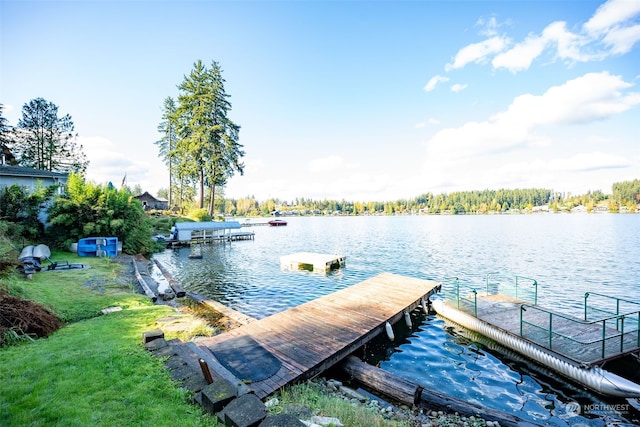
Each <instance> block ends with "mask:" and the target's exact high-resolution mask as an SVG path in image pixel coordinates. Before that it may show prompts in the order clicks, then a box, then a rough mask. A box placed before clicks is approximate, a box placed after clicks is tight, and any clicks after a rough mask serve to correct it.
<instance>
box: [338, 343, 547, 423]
mask: <svg viewBox="0 0 640 427" xmlns="http://www.w3.org/2000/svg"><path fill="white" fill-rule="evenodd" d="M340 367H341V368H342V370H343V371H344V372H345V373H347V374H348V375H350V376H351V378H353V379H355V380H356V381H357V382H359V383H361V384H363V385H364V386H365V387H367V388H369V389H371V390H374V391H376V392H378V393H380V394H383V395H385V396H388V397H390V398H391V399H394V400H395V401H396V402H399V403H402V404H405V405H408V406H410V407H414V406H417V407H419V408H428V409H432V410H437V411H445V412H458V413H460V414H461V415H464V416H467V417H469V416H480V417H482V418H484V419H485V420H492V421H499V422H500V425H501V426H513V427H516V426H522V425H528V426H535V425H536V424H534V423H531V422H528V421H525V420H523V419H521V418H519V417H517V416H515V415H511V414H507V413H504V412H500V411H497V410H495V409H489V408H485V407H480V406H477V405H474V404H472V403H469V402H466V401H464V400H461V399H458V398H456V397H453V396H448V395H446V394H444V393H441V392H439V391H435V390H425V389H423V388H422V387H421V386H420V385H418V384H414V383H412V382H411V381H408V380H405V379H404V378H399V377H397V376H395V375H394V374H392V373H390V372H387V371H384V370H382V369H379V368H376V367H375V366H372V365H369V364H367V363H364V362H363V361H361V360H360V359H358V358H357V357H355V356H350V357H348V358H347V359H345V361H344V362H342V364H341V365H340Z"/></svg>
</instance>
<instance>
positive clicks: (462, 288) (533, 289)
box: [445, 272, 538, 317]
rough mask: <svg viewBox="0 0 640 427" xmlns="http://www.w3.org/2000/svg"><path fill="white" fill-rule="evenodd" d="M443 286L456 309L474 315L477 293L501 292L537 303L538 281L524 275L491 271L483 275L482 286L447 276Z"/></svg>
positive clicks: (490, 293)
mask: <svg viewBox="0 0 640 427" xmlns="http://www.w3.org/2000/svg"><path fill="white" fill-rule="evenodd" d="M445 286H448V287H449V292H445V295H447V299H448V300H449V301H451V302H452V303H453V304H454V305H455V306H456V308H457V309H458V310H462V311H465V312H467V313H473V315H474V316H476V317H477V316H478V294H481V295H495V294H502V295H507V296H510V297H512V298H515V299H517V300H520V301H524V302H528V303H531V304H534V305H535V304H537V303H538V282H537V281H536V280H535V279H531V278H529V277H525V276H519V275H514V276H505V275H500V273H499V272H491V273H487V274H485V275H484V285H483V286H474V285H469V284H462V283H460V279H459V278H458V277H447V278H445Z"/></svg>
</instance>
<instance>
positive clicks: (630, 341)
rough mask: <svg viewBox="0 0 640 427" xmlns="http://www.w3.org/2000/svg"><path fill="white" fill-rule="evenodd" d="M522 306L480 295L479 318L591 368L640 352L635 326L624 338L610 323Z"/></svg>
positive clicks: (511, 300) (509, 299)
mask: <svg viewBox="0 0 640 427" xmlns="http://www.w3.org/2000/svg"><path fill="white" fill-rule="evenodd" d="M522 304H525V302H524V301H521V300H518V299H515V298H513V297H510V296H507V295H502V294H495V295H482V296H481V295H478V298H477V317H478V318H479V319H480V320H483V321H485V322H487V323H489V324H491V325H494V326H497V327H498V328H500V329H503V330H505V331H507V332H510V333H512V334H514V335H518V336H521V337H523V338H525V339H527V340H529V341H531V342H534V343H536V344H538V345H540V346H542V347H545V348H547V349H550V350H552V351H554V352H555V353H558V354H560V355H562V356H564V357H567V358H569V359H571V360H574V361H576V362H579V363H583V364H587V365H597V364H601V363H602V362H604V361H606V360H609V359H613V358H617V357H620V356H622V355H624V354H628V353H634V352H638V351H640V339H639V337H638V330H637V326H636V327H635V328H634V327H633V326H634V325H633V323H631V325H628V329H625V331H627V332H626V333H625V334H624V335H621V333H620V331H618V330H616V329H615V327H611V324H610V323H606V325H603V323H602V322H592V323H588V322H583V321H581V320H580V319H577V318H571V317H570V316H567V315H564V314H560V313H557V312H553V311H551V310H549V309H545V308H538V306H532V305H525V308H524V311H522V309H521V307H522ZM461 308H462V307H461ZM467 308H468V307H467ZM466 311H470V310H469V309H467V310H466ZM521 315H522V322H521ZM630 320H631V321H633V319H630ZM521 323H522V327H521ZM629 326H631V327H629Z"/></svg>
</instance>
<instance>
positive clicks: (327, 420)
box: [309, 416, 344, 427]
mask: <svg viewBox="0 0 640 427" xmlns="http://www.w3.org/2000/svg"><path fill="white" fill-rule="evenodd" d="M309 421H311V422H312V423H313V424H318V425H321V426H328V425H332V426H335V427H342V426H343V425H344V424H342V423H341V422H340V420H339V419H337V418H334V417H319V416H314V417H311V419H310V420H309Z"/></svg>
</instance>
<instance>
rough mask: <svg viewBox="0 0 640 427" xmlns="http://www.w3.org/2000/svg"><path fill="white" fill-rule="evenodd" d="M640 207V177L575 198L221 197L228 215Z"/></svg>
mask: <svg viewBox="0 0 640 427" xmlns="http://www.w3.org/2000/svg"><path fill="white" fill-rule="evenodd" d="M639 203H640V179H635V180H632V181H622V182H617V183H614V184H613V186H612V193H611V194H605V193H603V192H602V191H600V190H597V191H589V192H587V193H586V194H582V195H576V196H572V195H571V194H570V193H559V192H554V191H552V190H548V189H541V188H531V189H502V190H481V191H460V192H452V193H444V194H432V193H425V194H422V195H420V196H417V197H414V198H411V199H398V200H395V201H387V202H354V201H347V200H313V199H306V198H297V199H295V200H293V201H284V200H280V199H277V198H273V199H268V200H265V201H258V200H257V199H255V198H254V197H246V198H241V199H226V198H225V199H222V198H221V199H220V200H217V201H216V207H217V208H218V211H220V212H224V214H225V215H235V216H255V215H269V214H272V213H273V212H274V211H278V212H281V213H285V214H286V213H289V214H302V215H304V214H341V215H374V214H383V215H395V214H411V213H429V214H486V213H491V212H505V211H515V210H518V211H534V210H535V209H534V208H538V207H542V206H546V209H548V210H549V211H554V212H557V211H563V210H569V209H572V208H574V207H576V206H580V205H581V206H584V208H585V210H586V211H587V212H591V211H593V210H607V211H609V212H620V211H626V212H636V211H637V210H638V204H639Z"/></svg>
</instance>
